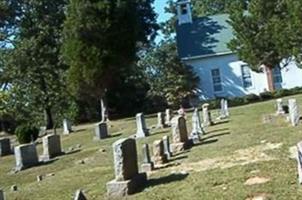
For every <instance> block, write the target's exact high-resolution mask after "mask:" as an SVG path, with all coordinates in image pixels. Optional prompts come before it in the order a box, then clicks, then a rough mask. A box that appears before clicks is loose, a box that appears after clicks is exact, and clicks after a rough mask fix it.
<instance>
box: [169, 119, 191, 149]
mask: <svg viewBox="0 0 302 200" xmlns="http://www.w3.org/2000/svg"><path fill="white" fill-rule="evenodd" d="M187 145H188V131H187V125H186V120H185V118H184V117H181V116H176V117H173V119H172V143H171V145H170V148H171V151H172V153H173V154H174V153H179V152H181V151H183V150H185V149H186V148H187Z"/></svg>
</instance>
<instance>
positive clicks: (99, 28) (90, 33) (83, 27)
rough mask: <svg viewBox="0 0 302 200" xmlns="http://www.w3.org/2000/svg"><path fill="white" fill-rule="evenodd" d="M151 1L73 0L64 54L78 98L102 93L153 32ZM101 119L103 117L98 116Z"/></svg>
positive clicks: (71, 84) (74, 91) (97, 96)
mask: <svg viewBox="0 0 302 200" xmlns="http://www.w3.org/2000/svg"><path fill="white" fill-rule="evenodd" d="M152 3H153V0H110V1H109V0H105V1H104V0H97V1H95V0H71V1H70V5H69V6H68V9H67V13H68V14H67V20H66V22H65V25H64V48H63V56H64V59H65V61H66V63H67V64H68V65H70V69H69V79H68V80H69V85H70V88H71V90H72V91H73V93H74V94H76V95H77V97H78V99H82V100H84V98H86V97H87V96H89V97H92V98H93V99H95V101H97V100H98V101H100V100H101V99H103V98H104V97H105V94H106V91H107V90H110V89H111V88H112V87H113V86H114V85H115V84H116V83H117V82H119V80H120V79H123V78H124V76H123V75H124V74H126V72H127V71H128V69H129V66H131V65H132V63H133V62H134V61H135V60H136V53H137V51H138V50H139V48H141V47H143V46H144V45H145V44H148V43H149V42H150V41H151V40H152V39H153V38H154V36H155V34H156V30H157V24H156V22H155V21H156V14H155V13H154V11H153V8H152ZM102 117H103V116H102Z"/></svg>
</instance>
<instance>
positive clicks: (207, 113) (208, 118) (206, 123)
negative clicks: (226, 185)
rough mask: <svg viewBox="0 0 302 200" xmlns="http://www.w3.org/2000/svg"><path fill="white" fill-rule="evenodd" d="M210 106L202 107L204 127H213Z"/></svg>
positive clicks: (206, 104) (204, 105)
mask: <svg viewBox="0 0 302 200" xmlns="http://www.w3.org/2000/svg"><path fill="white" fill-rule="evenodd" d="M209 106H210V104H208V103H205V104H203V105H202V114H203V127H208V126H211V125H213V122H212V119H211V113H210V111H209Z"/></svg>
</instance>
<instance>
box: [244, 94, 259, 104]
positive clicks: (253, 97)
mask: <svg viewBox="0 0 302 200" xmlns="http://www.w3.org/2000/svg"><path fill="white" fill-rule="evenodd" d="M244 100H245V102H246V103H252V102H257V101H259V100H260V97H259V96H258V95H256V94H248V95H246V96H245V97H244Z"/></svg>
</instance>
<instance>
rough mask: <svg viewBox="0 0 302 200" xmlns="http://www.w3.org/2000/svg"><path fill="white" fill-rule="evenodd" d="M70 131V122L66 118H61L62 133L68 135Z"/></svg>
mask: <svg viewBox="0 0 302 200" xmlns="http://www.w3.org/2000/svg"><path fill="white" fill-rule="evenodd" d="M71 132H72V128H71V124H70V122H69V120H68V119H64V120H63V134H65V135H68V134H70V133H71Z"/></svg>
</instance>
